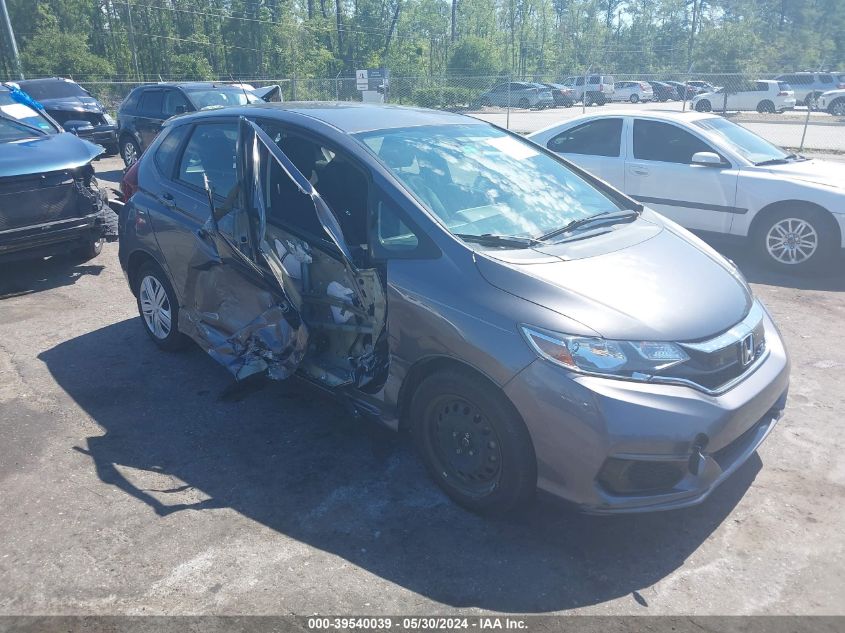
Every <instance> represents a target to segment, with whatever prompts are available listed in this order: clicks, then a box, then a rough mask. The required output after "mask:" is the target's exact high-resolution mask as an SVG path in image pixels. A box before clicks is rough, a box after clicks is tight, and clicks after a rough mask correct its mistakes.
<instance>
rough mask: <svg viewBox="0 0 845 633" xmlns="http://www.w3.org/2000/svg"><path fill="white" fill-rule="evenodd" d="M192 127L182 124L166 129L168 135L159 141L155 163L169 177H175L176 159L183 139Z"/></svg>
mask: <svg viewBox="0 0 845 633" xmlns="http://www.w3.org/2000/svg"><path fill="white" fill-rule="evenodd" d="M190 129H191V126H189V125H181V126H177V127H174V128H170V129H165V133H166V136H165V137H164V139H163V140H162V141H161V143H159V145H158V148H157V149H156V152H155V164H156V166H157V167H158V169H159V171H160V172H161V173H162V174H163V175H164V176H167V177H168V178H172V177H173V169H174V167H175V166H176V159H177V158H178V156H179V148H180V147H181V146H182V141H183V139H184V138H185V137H186V136H187V135H188V131H189V130H190Z"/></svg>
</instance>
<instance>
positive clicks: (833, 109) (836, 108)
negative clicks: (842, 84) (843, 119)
mask: <svg viewBox="0 0 845 633" xmlns="http://www.w3.org/2000/svg"><path fill="white" fill-rule="evenodd" d="M827 111H828V112H830V114H832V115H833V116H845V97H840V98H839V99H837V100H836V101H834V102H833V103H831V104H830V105H829V106H828V108H827Z"/></svg>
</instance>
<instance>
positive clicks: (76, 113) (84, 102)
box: [16, 77, 118, 154]
mask: <svg viewBox="0 0 845 633" xmlns="http://www.w3.org/2000/svg"><path fill="white" fill-rule="evenodd" d="M16 85H18V86H19V87H20V89H21V90H23V91H24V92H26V93H27V94H28V95H30V96H31V97H32V98H33V99H35V100H36V101H38V102H39V103H40V104H41V105H42V106H44V109H45V110H46V112H47V114H49V115H50V117H52V118H53V119H54V120H56V121H58V122H59V124H60V125H62V126H63V127H64V129H65V130H67V131H68V132H73V133H74V134H76V135H77V136H78V137H80V138H84V139H85V140H86V141H91V142H92V143H97V144H98V145H102V146H103V147H104V148H105V150H106V154H117V152H118V147H117V122H116V121H115V120H114V119H113V118H112V116H111V115H110V114H109V113H108V112H107V111H106V108H105V106H104V105H103V104H102V103H100V102H99V101H97V99H95V98H94V97H93V96H92V95H91V93H89V92H88V91H87V90H85V88H83V87H82V86H80V85H79V84H77V83H76V82H74V81H72V80H70V79H63V78H61V77H51V78H49V79H27V80H26V81H23V80H22V81H18V82H16Z"/></svg>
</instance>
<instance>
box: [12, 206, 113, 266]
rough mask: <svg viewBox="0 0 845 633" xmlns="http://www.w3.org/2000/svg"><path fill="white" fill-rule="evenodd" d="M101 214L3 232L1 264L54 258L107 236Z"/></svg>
mask: <svg viewBox="0 0 845 633" xmlns="http://www.w3.org/2000/svg"><path fill="white" fill-rule="evenodd" d="M99 217H100V214H99V213H91V214H89V215H86V216H83V217H78V218H70V219H67V220H58V221H55V222H46V223H43V224H36V225H33V226H28V227H24V228H20V229H12V230H7V231H0V261H10V260H15V259H25V258H29V257H37V256H46V255H53V254H57V253H60V252H65V251H68V250H71V249H73V248H77V247H79V246H82V245H84V244H86V243H87V242H90V241H93V240H96V239H98V238H100V237H102V236H103V233H104V229H103V225H102V224H101V223H100V222H99Z"/></svg>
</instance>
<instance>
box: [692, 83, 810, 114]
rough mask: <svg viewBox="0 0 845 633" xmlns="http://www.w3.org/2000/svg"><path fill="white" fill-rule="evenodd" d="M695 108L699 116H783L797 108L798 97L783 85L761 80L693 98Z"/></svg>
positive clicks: (704, 93)
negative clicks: (725, 113) (745, 113)
mask: <svg viewBox="0 0 845 633" xmlns="http://www.w3.org/2000/svg"><path fill="white" fill-rule="evenodd" d="M726 92H727V94H725V93H726ZM692 106H693V107H694V108H695V109H696V110H698V111H699V112H710V111H716V112H722V111H724V110H756V111H757V112H772V113H774V112H777V113H780V112H784V111H785V110H792V109H793V108H795V93H794V92H793V91H792V88H790V86H789V84H786V83H784V82H782V81H774V80H769V79H759V80H757V81H753V82H748V83H747V84H745V85H742V86H737V88H735V89H733V90H728V89H727V88H719V89H718V90H716V91H715V92H703V93H701V94H697V95H695V96H694V97H693V98H692Z"/></svg>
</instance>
